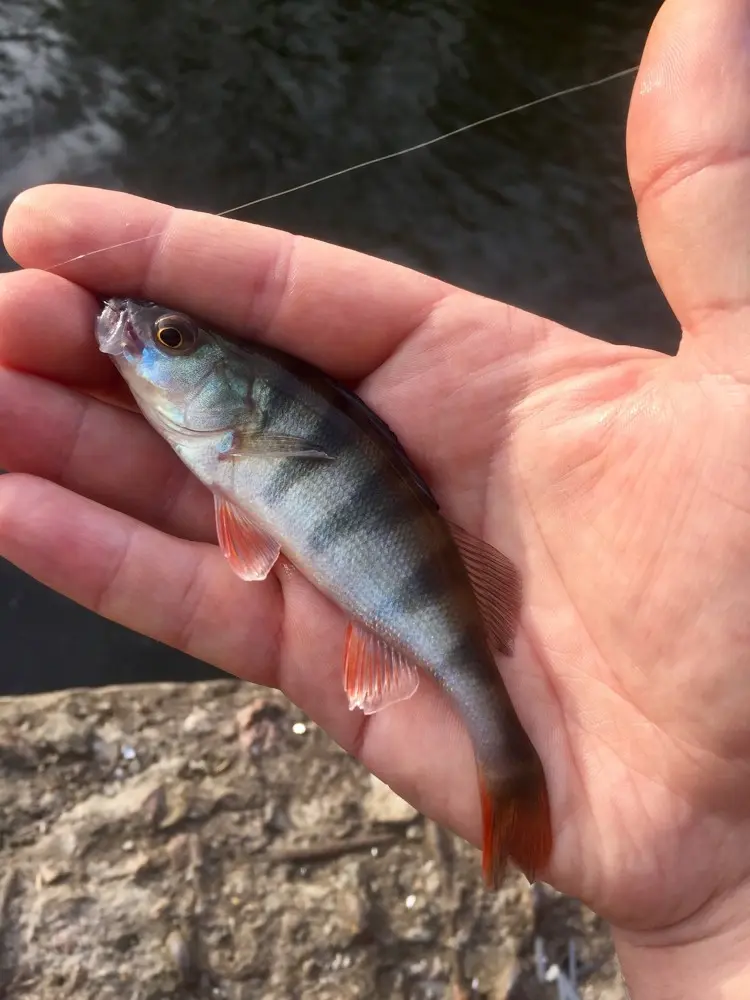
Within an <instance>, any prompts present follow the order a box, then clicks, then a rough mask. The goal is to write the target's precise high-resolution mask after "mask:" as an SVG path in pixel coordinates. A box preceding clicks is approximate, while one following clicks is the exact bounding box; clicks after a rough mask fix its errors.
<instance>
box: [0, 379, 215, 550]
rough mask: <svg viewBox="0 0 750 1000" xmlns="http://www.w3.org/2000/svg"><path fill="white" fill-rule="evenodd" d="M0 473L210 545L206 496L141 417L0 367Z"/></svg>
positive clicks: (208, 498)
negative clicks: (21, 475) (48, 485)
mask: <svg viewBox="0 0 750 1000" xmlns="http://www.w3.org/2000/svg"><path fill="white" fill-rule="evenodd" d="M0 468H4V469H7V470H9V471H11V472H26V473H31V474H32V475H35V476H41V477H43V478H44V479H49V480H50V481H52V482H55V483H59V484H60V485H62V486H65V487H67V488H68V489H70V490H73V491H74V492H76V493H80V494H82V495H83V496H87V497H89V498H90V499H92V500H96V501H97V502H98V503H100V504H105V505H106V506H109V507H114V508H116V509H117V510H120V511H122V512H123V513H126V514H129V515H130V516H131V517H134V518H138V519H139V520H141V521H145V522H146V523H147V524H150V525H153V526H155V527H158V528H161V529H162V530H164V531H169V532H170V533H172V534H174V535H179V536H180V537H182V538H188V539H193V540H197V541H215V540H216V533H215V530H214V526H213V500H212V499H211V496H210V494H209V492H208V490H207V489H206V488H205V487H204V486H202V485H201V484H200V483H199V482H198V480H197V479H196V478H195V477H194V476H193V475H192V474H191V473H190V472H189V470H188V469H187V468H186V466H184V465H183V464H182V462H180V461H179V459H178V458H177V456H176V455H175V454H174V452H173V451H172V449H171V448H170V447H169V446H168V445H167V443H166V442H165V441H164V440H163V439H162V438H160V437H159V436H158V435H157V434H156V433H154V431H153V430H152V429H151V428H150V427H149V426H148V424H147V423H146V422H145V420H143V418H142V417H140V416H138V415H137V414H135V413H130V412H128V411H126V410H123V409H119V408H116V407H113V406H110V405H108V404H107V403H103V402H100V401H99V400H96V399H92V398H91V397H90V396H86V395H83V394H82V393H79V392H76V391H75V390H73V389H69V388H67V387H65V386H60V385H56V384H55V383H53V382H49V381H46V380H44V379H40V378H37V377H35V376H33V375H26V374H24V373H22V372H16V371H10V370H8V369H3V368H0Z"/></svg>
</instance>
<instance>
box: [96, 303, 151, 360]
mask: <svg viewBox="0 0 750 1000" xmlns="http://www.w3.org/2000/svg"><path fill="white" fill-rule="evenodd" d="M96 340H97V343H98V345H99V350H100V351H101V352H102V354H109V355H110V356H112V357H119V356H122V355H125V356H127V357H129V358H134V357H135V358H139V357H141V355H142V354H143V347H144V345H143V341H142V340H141V338H140V337H139V336H138V332H137V331H136V328H135V326H134V324H133V321H132V319H131V316H130V309H129V308H128V303H127V301H126V300H125V299H103V300H102V309H101V312H100V313H99V315H98V317H97V320H96Z"/></svg>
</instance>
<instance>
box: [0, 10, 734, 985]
mask: <svg viewBox="0 0 750 1000" xmlns="http://www.w3.org/2000/svg"><path fill="white" fill-rule="evenodd" d="M748 27H750V8H749V5H748V2H747V0H715V2H714V3H713V4H711V5H707V4H705V3H702V2H701V0H669V2H668V3H667V4H666V5H665V7H664V8H663V10H662V12H661V13H660V15H659V18H658V19H657V22H656V25H655V27H654V30H653V32H652V36H651V38H650V41H649V45H648V48H647V52H646V56H645V58H644V63H643V66H642V69H641V72H640V74H639V79H638V82H637V83H636V88H635V96H634V100H633V104H632V108H631V119H630V127H629V150H628V152H629V167H630V173H631V178H632V181H633V187H634V191H635V194H636V198H637V200H638V204H639V216H640V221H641V225H642V231H643V236H644V242H645V246H646V250H647V252H648V254H649V258H650V260H651V263H652V266H653V268H654V271H655V273H656V275H657V277H658V279H659V281H660V282H661V284H662V287H663V289H664V291H665V294H666V296H667V298H668V299H669V301H670V304H671V306H672V308H673V309H674V311H675V313H676V315H677V317H678V318H679V320H680V322H681V324H682V326H683V328H684V331H685V332H684V335H683V339H682V343H681V346H680V351H679V354H678V356H677V357H676V358H668V357H664V356H662V355H659V354H658V353H656V352H648V351H643V350H638V349H633V348H629V347H616V346H611V345H607V344H603V343H600V342H597V341H594V340H592V339H590V338H587V337H584V336H582V335H580V334H577V333H575V332H572V331H569V330H565V329H562V328H560V327H559V326H556V325H555V324H553V323H550V322H547V321H545V320H542V319H539V318H537V317H534V316H530V315H528V314H525V313H521V312H520V311H518V310H514V309H511V308H510V307H508V306H505V305H502V304H499V303H496V302H491V301H489V300H486V299H483V298H480V297H478V296H475V295H471V294H469V293H466V292H462V291H460V290H457V289H454V288H452V287H449V286H446V285H445V284H442V283H440V282H438V281H436V280H433V279H431V278H427V277H425V276H422V275H419V274H415V273H412V272H410V271H408V270H405V269H403V268H399V267H396V266H395V265H391V264H387V263H385V262H381V261H377V260H373V259H371V258H367V257H363V256H361V255H358V254H354V253H351V252H348V251H345V250H341V249H338V248H335V247H330V246H327V245H323V244H319V243H316V242H313V241H310V240H306V239H299V238H298V239H293V238H292V237H291V236H290V235H289V234H285V233H279V232H275V231H272V230H268V229H264V228H261V227H257V226H250V225H246V224H242V223H237V222H231V221H227V220H222V219H217V218H212V217H206V216H202V215H198V214H195V213H186V212H177V211H174V210H171V209H169V208H168V207H166V206H163V205H157V204H154V203H152V202H147V201H144V200H141V199H136V198H133V197H130V196H128V195H123V194H115V193H107V192H101V191H94V190H85V189H77V188H61V187H48V188H42V189H37V190H34V191H31V192H27V193H26V194H24V195H23V196H22V197H21V198H20V199H18V200H17V202H16V203H15V204H14V206H13V207H12V208H11V210H10V212H9V215H8V219H7V221H6V228H5V240H6V244H7V246H8V249H9V251H10V252H11V253H12V254H13V256H14V257H15V259H16V260H17V261H18V262H19V263H20V264H22V265H23V266H24V267H25V268H27V270H26V271H21V272H17V273H13V274H8V275H5V276H3V277H2V280H1V281H0V361H1V362H2V364H3V365H4V367H3V368H2V369H0V466H3V467H5V468H7V469H10V470H12V471H14V472H15V473H20V474H16V475H8V476H3V477H2V478H0V555H2V556H4V557H6V558H8V559H10V560H11V561H12V562H14V563H16V564H17V565H18V566H20V567H21V568H22V569H24V570H26V571H27V572H29V573H31V574H32V575H33V576H35V577H37V578H38V579H40V580H42V581H43V582H45V583H47V584H48V585H49V586H51V587H54V588H55V589H57V590H60V591H61V592H63V593H65V594H67V595H68V596H70V597H72V598H73V599H75V600H77V601H79V602H80V603H82V604H84V605H86V606H88V607H91V608H94V609H95V610H97V611H98V612H100V613H101V614H104V615H106V616H107V617H110V618H113V619H114V620H116V621H119V622H122V623H123V624H125V625H128V626H129V627H131V628H133V629H136V630H138V631H141V632H144V633H146V634H149V635H151V636H154V637H156V638H157V639H160V640H162V641H164V642H167V643H170V644H173V645H176V646H179V647H180V648H182V649H185V650H187V651H188V652H189V653H191V654H192V655H194V656H197V657H199V658H201V659H204V660H206V661H208V662H211V663H213V664H215V665H217V666H218V667H221V668H223V669H225V670H227V671H230V672H232V673H235V674H238V675H239V676H241V677H246V678H249V679H252V680H255V681H258V682H260V683H263V684H271V685H278V686H280V687H282V689H283V690H284V691H285V692H286V694H287V695H288V696H289V697H290V698H291V699H292V700H293V701H295V702H296V703H297V704H298V705H300V706H301V708H302V709H303V710H305V711H306V712H307V713H308V714H309V715H310V716H311V717H312V718H313V719H315V720H316V721H317V722H318V723H320V724H321V725H322V726H323V727H325V728H326V729H327V730H328V732H329V733H330V734H331V735H332V736H333V737H334V739H336V740H337V741H338V742H339V743H340V744H341V745H342V746H343V747H344V748H346V749H347V750H350V751H356V752H357V753H358V754H359V756H360V757H361V759H362V761H363V762H364V764H365V765H366V766H367V767H368V768H370V769H371V770H373V771H374V772H375V773H377V774H378V775H379V776H380V777H381V778H383V779H384V780H385V781H387V782H388V783H389V784H390V785H391V786H392V787H394V788H395V789H396V790H397V791H398V792H399V793H400V794H401V795H403V796H404V797H405V798H407V799H409V800H410V801H411V802H413V803H414V804H415V805H416V806H417V807H418V808H419V809H420V810H421V811H423V812H424V813H426V814H428V815H431V816H432V817H434V818H435V819H437V820H438V821H440V822H442V823H444V824H446V825H449V826H451V827H452V828H453V829H455V830H456V831H457V832H459V833H460V834H462V835H464V836H466V837H468V838H470V839H471V840H473V841H475V842H477V840H478V837H479V803H478V798H477V793H476V787H475V779H474V775H475V769H474V763H473V754H472V750H471V746H470V744H469V742H468V738H467V737H466V735H465V733H464V732H463V730H462V728H461V726H460V724H459V723H458V721H457V719H456V717H455V716H454V715H453V714H452V713H451V711H450V709H449V708H448V706H447V704H446V703H445V701H444V700H443V699H442V698H441V696H440V695H439V694H438V693H437V692H436V690H435V689H434V688H433V687H431V686H430V685H428V684H423V685H422V686H421V687H420V689H419V691H418V693H417V695H416V696H415V697H414V698H413V699H412V700H410V701H408V702H405V703H401V704H398V705H395V706H393V707H392V708H390V709H389V710H388V711H386V712H383V713H381V714H378V715H376V716H372V717H369V718H368V719H367V720H365V719H364V718H363V717H362V716H361V715H360V714H359V713H350V712H349V711H348V709H347V706H346V699H345V696H344V693H343V689H342V682H341V672H340V671H341V666H340V665H341V661H342V637H343V627H344V626H343V619H342V617H341V616H340V615H339V613H338V612H336V611H335V609H333V608H332V607H331V606H330V605H329V604H328V602H327V601H326V600H324V599H323V598H322V596H321V595H320V594H318V593H317V592H316V591H315V590H314V589H313V588H312V587H311V586H310V585H309V584H308V583H307V582H306V581H305V580H304V579H302V578H301V577H300V576H299V575H298V574H294V573H293V574H285V573H283V572H281V573H278V574H275V575H273V576H272V578H269V580H267V581H266V582H264V583H256V584H245V583H242V582H241V581H240V580H238V579H237V578H236V577H235V576H234V575H233V573H232V572H231V570H230V569H229V567H228V566H227V565H226V564H225V562H224V560H223V558H222V557H221V555H220V554H219V552H218V549H217V548H216V546H215V544H213V543H214V539H215V535H214V528H213V515H212V504H211V500H210V497H209V496H208V494H207V493H206V492H205V490H204V489H203V488H202V487H200V486H199V485H198V484H197V482H196V481H194V480H193V479H191V478H190V476H189V475H188V473H187V471H186V470H185V469H184V468H183V467H182V466H181V465H180V463H179V461H178V460H177V458H176V457H175V456H174V455H173V454H172V452H171V451H170V450H169V448H168V447H167V446H166V444H165V443H164V442H163V441H161V440H160V439H158V438H157V437H156V435H155V434H154V433H153V432H152V431H151V430H150V429H149V428H148V426H147V425H146V424H145V422H144V421H143V420H142V419H141V418H140V416H139V415H138V414H137V413H134V412H132V410H129V409H127V408H126V407H127V397H126V396H125V394H124V392H123V390H122V387H121V386H120V384H119V382H118V380H117V376H116V373H115V371H114V369H113V367H112V366H111V364H110V362H109V360H108V359H107V358H105V357H103V356H102V355H101V354H99V353H98V352H97V349H96V343H95V339H94V332H93V330H94V316H95V313H96V310H97V306H96V302H95V300H94V298H93V296H92V295H91V294H90V293H91V292H94V293H100V294H118V295H135V296H139V297H147V298H151V299H155V300H157V301H160V302H164V303H165V304H168V305H169V306H171V307H174V308H180V309H183V310H184V311H186V312H190V313H194V314H196V315H198V316H200V317H201V318H202V319H204V320H206V321H208V322H211V323H213V324H215V325H217V326H220V327H224V328H226V329H228V330H230V331H233V332H236V333H247V334H249V333H251V332H252V334H253V335H257V336H260V337H262V338H263V339H265V340H266V341H269V342H271V343H274V344H277V345H279V346H281V347H283V348H285V349H287V350H289V351H291V352H292V353H296V354H299V355H301V356H304V357H305V358H307V359H309V360H311V361H313V362H315V363H316V364H318V365H320V366H321V367H323V368H325V369H327V370H328V371H330V372H331V373H332V374H335V375H337V376H340V377H345V378H347V379H351V380H355V381H357V382H359V383H360V392H361V394H362V395H363V396H364V398H365V399H366V400H367V401H368V402H369V403H370V404H371V405H373V406H374V408H375V409H376V410H377V411H378V412H379V413H380V414H381V415H382V416H383V417H384V418H385V419H386V421H387V422H388V423H389V424H390V425H391V427H392V428H393V429H394V431H395V432H396V433H397V434H398V435H399V437H400V438H401V440H402V442H403V443H404V445H405V446H406V448H407V450H408V451H409V452H410V454H411V455H412V457H413V458H414V459H415V461H416V463H417V465H418V466H419V468H420V470H421V471H423V472H424V473H425V476H426V478H427V479H428V481H429V482H430V484H431V485H432V486H433V488H434V490H435V492H436V494H437V496H438V499H439V500H440V502H441V504H442V506H443V509H444V510H445V512H446V514H447V515H448V516H450V517H451V518H452V519H454V520H456V521H458V522H460V523H461V524H462V525H464V526H465V527H466V528H468V529H469V530H471V531H473V532H475V533H477V534H481V535H483V536H484V537H485V538H486V539H488V540H489V541H491V542H492V543H493V544H495V545H496V546H497V547H498V548H500V549H501V550H503V551H505V552H507V553H508V554H509V555H510V556H511V557H512V558H514V559H515V560H516V561H517V563H518V564H519V565H520V566H521V568H522V572H523V576H524V580H525V608H524V612H523V619H522V624H521V632H520V635H519V638H518V641H517V647H516V655H515V657H514V659H513V660H510V661H506V662H503V663H502V664H501V669H502V671H503V675H504V677H505V678H506V682H507V686H508V689H509V691H510V693H511V696H512V698H513V700H514V702H515V704H516V706H517V709H518V712H519V715H520V717H521V719H522V722H523V723H524V725H525V726H526V728H527V730H528V732H529V734H530V736H531V737H532V739H533V741H534V742H535V744H536V746H537V748H538V750H539V752H540V755H541V757H542V760H543V762H544V765H545V770H546V774H547V780H548V784H549V788H550V794H551V799H552V809H553V819H554V826H555V851H554V856H553V859H552V864H551V867H550V869H549V871H548V872H546V873H544V875H545V877H546V878H548V879H549V880H550V881H551V882H552V883H553V884H555V885H556V886H557V887H558V888H560V889H562V890H563V891H565V892H569V893H571V894H574V895H576V896H579V897H581V898H582V899H584V900H585V901H586V902H587V903H588V904H589V905H590V906H592V907H593V909H595V910H596V911H597V912H598V913H600V914H601V915H603V916H604V917H605V918H607V919H609V920H610V921H611V922H612V923H613V925H614V926H615V929H616V930H615V932H616V938H617V942H618V946H619V949H620V954H621V957H622V960H623V962H624V965H625V969H626V973H629V974H630V975H631V989H632V990H633V993H634V996H638V995H639V994H638V990H639V989H640V988H641V986H642V987H643V989H644V993H643V995H648V996H657V995H658V996H659V997H662V998H664V997H668V996H669V995H670V994H669V992H668V991H669V989H670V988H672V987H673V986H674V983H675V981H677V982H679V981H680V977H682V980H683V982H682V985H681V987H680V992H679V993H675V994H674V995H675V996H678V995H679V996H681V997H683V996H685V997H687V996H690V995H692V994H691V993H690V992H688V988H687V987H686V986H685V982H688V986H689V988H690V989H693V988H694V989H695V991H696V992H695V995H696V996H697V995H698V993H699V991H700V995H702V996H703V995H706V989H707V985H706V981H703V982H701V981H700V979H699V973H700V970H701V968H703V971H704V972H706V973H713V972H715V970H716V968H717V964H718V963H719V962H720V961H721V960H722V956H724V959H723V960H724V965H725V966H726V967H729V966H730V965H731V963H732V961H733V960H734V958H735V957H736V956H735V952H736V937H737V934H738V933H740V931H738V930H737V928H738V927H739V928H741V929H743V930H744V931H745V932H746V928H747V916H746V911H747V903H748V897H750V888H749V886H750V849H748V846H747V845H748V844H750V806H748V804H747V801H748V794H749V793H750V731H749V730H748V725H747V719H748V717H750V688H749V687H748V683H747V680H746V677H747V670H746V648H747V644H748V640H750V460H748V458H747V454H746V452H747V438H748V431H747V426H748V420H749V419H750V384H749V382H750V348H749V347H748V343H747V336H746V333H745V331H744V329H743V322H744V317H745V315H746V310H747V308H748V305H749V304H750V269H749V268H748V265H747V261H748V259H750V258H749V257H748V236H747V233H748V232H750V225H749V223H750V218H749V216H750V200H748V198H747V195H746V189H747V185H748V182H749V180H750V178H749V176H748V175H749V174H750V166H749V165H748V161H747V158H746V157H744V154H745V153H746V151H747V144H748V142H750V127H749V126H750V111H747V110H746V107H747V105H746V101H745V96H746V94H747V90H748V86H749V85H750V50H748V49H747V47H746V45H745V41H744V39H745V37H746V36H747V30H748ZM162 229H166V231H167V235H166V236H162V237H159V238H158V239H152V240H147V241H145V242H141V243H135V244H131V245H129V246H125V247H122V248H120V249H118V250H115V251H112V252H110V253H106V254H98V255H94V256H92V257H89V258H85V259H83V260H80V261H76V262H73V263H70V264H68V265H66V266H65V267H64V268H61V269H60V271H59V272H57V273H47V272H44V271H40V270H37V269H38V268H45V267H50V266H52V265H54V264H56V263H57V262H59V261H61V260H64V259H66V258H69V257H72V256H74V255H76V254H80V253H85V252H86V251H89V250H94V249H97V248H99V247H103V246H107V245H109V244H113V243H118V242H121V241H125V240H130V239H134V238H135V237H137V236H140V235H145V234H148V233H153V232H155V231H160V230H162ZM63 275H64V277H63ZM86 289H88V291H87V290H86ZM122 404H125V405H122ZM687 944H690V945H692V948H688V949H686V948H685V947H684V946H685V945H687ZM704 954H705V956H706V957H705V958H703V956H704ZM741 971H742V969H741V967H740V972H741ZM738 974H739V973H738ZM730 975H731V973H730V972H727V977H728V976H730ZM708 982H709V983H710V979H709V980H708ZM722 982H724V985H725V986H726V983H727V982H729V979H725V980H722ZM737 984H739V980H737ZM736 988H737V990H738V992H737V993H736V995H737V996H739V995H740V992H739V990H741V989H742V986H741V984H740V985H736ZM746 992H747V984H746V985H745V991H744V993H743V996H744V995H745V993H746ZM724 995H725V996H727V997H730V996H733V995H734V994H731V993H729V992H727V993H726V994H724Z"/></svg>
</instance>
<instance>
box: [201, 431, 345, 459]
mask: <svg viewBox="0 0 750 1000" xmlns="http://www.w3.org/2000/svg"><path fill="white" fill-rule="evenodd" d="M253 457H254V458H317V459H323V460H326V461H332V456H331V455H328V454H327V453H326V452H325V451H323V449H322V448H320V447H318V445H317V444H315V443H314V442H313V441H306V440H305V439H304V438H299V437H294V436H293V435H291V434H266V433H264V432H263V431H257V430H251V431H243V430H241V429H240V430H238V431H235V432H234V435H233V436H232V443H231V445H230V447H229V448H228V449H227V450H226V451H223V452H222V453H221V454H220V455H219V461H220V462H230V461H233V460H236V459H238V458H253Z"/></svg>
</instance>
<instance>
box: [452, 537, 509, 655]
mask: <svg viewBox="0 0 750 1000" xmlns="http://www.w3.org/2000/svg"><path fill="white" fill-rule="evenodd" d="M450 528H451V530H452V532H453V537H454V538H455V540H456V544H457V545H458V548H459V551H460V553H461V556H462V558H463V561H464V565H465V566H466V569H467V570H468V573H469V578H470V579H471V585H472V587H473V588H474V594H475V595H476V598H477V603H478V604H479V609H480V611H481V612H482V617H483V619H484V625H485V628H486V630H487V636H488V638H489V640H490V643H491V645H492V646H493V648H494V649H495V650H496V651H497V652H498V653H502V655H503V656H512V655H513V645H514V641H515V637H516V630H517V629H518V619H519V617H520V614H521V598H522V593H521V591H522V587H521V574H520V573H519V572H518V569H517V568H516V566H515V565H514V564H513V563H512V562H511V561H510V559H508V557H507V556H504V555H503V554H502V552H498V550H497V549H496V548H494V547H493V546H492V545H490V544H489V543H488V542H484V541H482V539H481V538H476V537H475V536H474V535H472V534H470V533H469V532H468V531H466V530H465V529H464V528H461V527H459V525H457V524H453V523H451V524H450Z"/></svg>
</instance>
